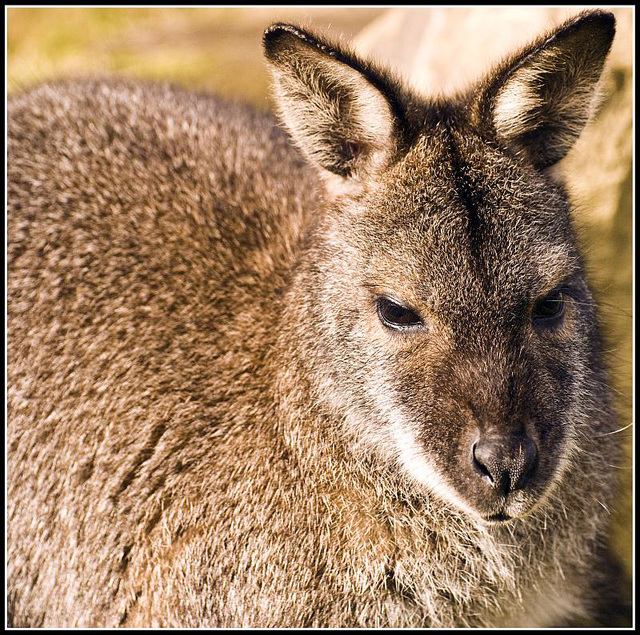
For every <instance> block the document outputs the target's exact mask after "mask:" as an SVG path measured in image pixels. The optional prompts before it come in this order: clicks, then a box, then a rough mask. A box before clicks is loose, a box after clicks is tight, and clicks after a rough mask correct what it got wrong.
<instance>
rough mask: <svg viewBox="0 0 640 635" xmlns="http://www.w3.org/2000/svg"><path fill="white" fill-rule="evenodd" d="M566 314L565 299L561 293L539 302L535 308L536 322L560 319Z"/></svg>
mask: <svg viewBox="0 0 640 635" xmlns="http://www.w3.org/2000/svg"><path fill="white" fill-rule="evenodd" d="M563 312H564V299H563V297H562V294H561V293H554V294H553V295H550V296H547V297H546V298H542V299H540V300H538V301H537V302H536V303H535V305H534V307H533V319H534V320H548V319H551V318H558V317H560V316H561V315H562V314H563Z"/></svg>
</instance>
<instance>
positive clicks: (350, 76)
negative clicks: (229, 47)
mask: <svg viewBox="0 0 640 635" xmlns="http://www.w3.org/2000/svg"><path fill="white" fill-rule="evenodd" d="M264 49H265V55H266V58H267V61H268V64H269V67H270V70H271V72H272V75H273V78H274V89H275V95H276V101H277V106H278V111H279V115H280V118H281V120H282V121H283V123H284V125H285V127H286V128H287V129H288V130H289V133H290V134H291V136H292V138H293V140H294V141H295V143H296V144H297V145H298V147H299V148H300V149H301V150H302V152H303V153H304V154H305V155H306V157H307V158H308V159H309V160H310V161H311V162H312V163H314V164H316V165H318V166H319V167H320V168H322V170H324V171H326V172H328V173H330V174H331V175H335V176H338V177H341V178H342V179H350V180H353V179H355V180H362V179H364V178H365V177H371V176H372V175H374V174H375V173H376V172H377V171H379V170H380V169H381V168H383V167H384V166H385V165H387V164H388V163H389V161H390V160H391V158H392V156H393V155H394V153H395V150H396V133H397V129H398V107H397V104H396V103H395V95H394V94H393V89H392V87H391V86H389V85H388V83H387V82H386V81H385V79H384V78H383V77H382V75H381V74H380V73H378V72H376V70H375V69H373V67H372V66H371V65H369V64H366V63H364V62H362V61H361V60H359V59H358V58H357V57H356V56H355V55H353V54H351V53H349V52H348V51H346V50H345V49H344V48H343V47H338V46H336V45H333V44H329V43H327V42H326V41H324V40H321V39H320V38H318V37H316V36H315V35H312V34H311V33H309V32H307V31H304V30H302V29H300V28H299V27H296V26H293V25H289V24H274V25H273V26H271V27H270V28H269V29H267V31H266V32H265V35H264Z"/></svg>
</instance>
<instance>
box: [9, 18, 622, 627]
mask: <svg viewBox="0 0 640 635" xmlns="http://www.w3.org/2000/svg"><path fill="white" fill-rule="evenodd" d="M591 15H592V16H596V17H595V18H593V17H592V18H591V19H592V22H595V23H597V27H598V28H599V29H604V30H606V28H605V27H601V26H599V25H600V24H601V23H605V22H606V23H607V24H609V23H608V22H607V18H605V17H602V16H606V15H607V14H601V13H599V12H595V13H594V14H591ZM587 23H588V19H587ZM588 26H589V25H588V24H587V27H588ZM605 26H606V25H605ZM587 27H585V28H587ZM581 28H582V27H581ZM593 28H596V27H593ZM610 28H612V26H611V27H610ZM611 35H612V34H611ZM287 38H290V39H287ZM609 41H610V38H609ZM265 42H266V50H267V57H268V58H269V59H270V62H271V63H272V64H273V65H274V68H275V71H274V73H275V77H276V82H277V86H278V87H279V88H278V91H279V95H280V96H279V100H280V105H281V109H282V110H283V111H286V110H289V111H290V112H293V111H294V109H295V105H292V102H291V100H300V99H302V100H304V99H305V97H304V90H302V89H300V86H297V85H296V86H294V84H295V82H296V81H298V82H299V81H303V83H304V85H305V87H306V89H307V90H309V91H316V92H317V91H319V92H320V93H322V95H323V98H324V99H325V100H327V101H331V100H332V99H333V98H334V97H335V95H334V96H333V97H332V95H331V91H332V90H333V88H332V86H333V84H331V83H329V84H327V83H326V77H323V75H322V73H323V72H324V71H325V70H326V71H327V73H334V75H333V78H334V81H335V82H336V83H340V82H342V81H343V80H344V82H343V84H344V86H345V88H343V89H342V90H343V91H344V92H340V91H338V93H339V95H338V97H335V100H334V103H333V105H336V104H337V105H338V106H341V105H344V104H343V103H342V102H341V101H340V100H342V99H343V97H344V96H345V95H346V97H345V99H346V100H347V101H348V102H349V103H350V105H351V108H347V109H343V108H340V107H338V108H335V109H334V110H333V111H332V110H331V108H330V107H329V106H330V105H331V104H329V106H327V108H326V110H325V112H332V113H333V114H332V115H331V116H332V117H334V116H337V117H346V118H347V119H348V117H350V116H353V117H355V118H358V117H361V118H362V120H361V121H353V122H349V121H343V122H342V123H343V126H344V129H345V131H346V132H345V133H344V135H343V140H344V138H347V137H348V136H349V131H355V133H354V135H355V138H354V139H347V141H348V143H346V142H345V143H336V144H335V145H334V144H329V145H326V144H325V145H324V146H322V147H320V146H321V145H322V144H323V143H324V141H323V140H326V139H327V138H328V137H327V135H326V134H323V133H322V130H319V131H314V130H313V126H314V125H317V124H316V123H313V122H317V121H320V120H321V118H318V117H314V108H316V109H317V107H318V105H317V104H318V99H316V100H315V101H314V100H310V101H309V102H305V103H307V110H308V112H306V111H303V110H300V109H299V108H298V109H295V112H296V113H297V114H296V121H294V122H293V123H292V122H286V114H283V117H284V118H285V123H287V125H288V127H289V128H290V130H291V133H292V135H293V137H294V139H295V140H296V143H297V144H298V146H299V147H300V148H301V149H302V154H301V153H300V152H299V151H298V149H296V148H295V147H294V146H293V145H292V143H291V142H290V141H289V140H288V138H287V136H286V134H285V133H284V132H283V131H282V130H281V129H280V128H279V127H278V126H277V124H276V122H275V120H273V119H272V118H271V117H270V116H267V115H262V114H257V113H255V112H253V111H250V110H249V109H245V108H244V107H241V106H239V105H232V104H227V103H224V102H222V101H220V100H217V99H215V98H213V97H209V96H205V95H195V94H192V93H188V92H184V91H181V90H179V89H172V88H168V87H158V86H154V85H150V84H149V85H147V84H143V83H130V82H124V81H116V80H104V81H100V80H93V81H78V82H69V83H60V84H54V85H45V86H41V87H39V88H37V89H34V90H32V91H29V92H27V93H25V94H22V95H19V96H17V97H12V98H11V99H10V101H9V150H8V152H9V155H8V157H9V163H8V170H9V172H8V177H9V178H8V181H9V191H8V198H9V216H8V258H9V260H8V293H9V296H8V319H9V326H8V335H9V340H8V415H9V416H8V428H9V429H8V432H9V437H8V576H9V577H8V592H9V599H8V602H9V614H10V620H11V623H12V624H13V625H14V626H24V625H30V626H57V627H80V626H94V627H96V626H114V625H120V626H152V625H153V626H183V627H189V626H227V627H228V626H245V627H248V626H320V627H326V626H333V627H338V626H377V627H379V626H396V627H407V626H434V627H435V626H444V627H451V626H551V625H565V624H566V623H568V622H569V621H570V620H572V619H576V618H589V617H593V616H594V615H596V614H597V612H598V610H599V609H600V606H601V604H603V603H605V602H606V599H607V597H608V596H607V593H608V591H606V589H607V588H609V587H607V586H606V585H608V584H609V583H610V580H608V579H607V570H606V566H605V564H604V559H603V555H602V554H603V552H604V544H605V539H606V527H607V521H608V511H607V505H608V504H609V502H610V500H611V497H612V493H613V492H614V489H615V475H614V474H612V473H611V472H612V471H611V469H610V468H609V467H608V465H609V464H611V463H615V457H616V456H617V451H618V449H617V446H618V441H617V436H616V435H612V434H609V433H611V432H613V431H614V430H615V428H616V421H615V417H614V415H613V413H612V410H611V406H610V395H609V388H608V383H607V377H606V372H605V370H604V362H603V360H602V353H601V344H600V336H599V329H598V324H597V317H596V315H595V312H594V309H593V301H592V298H591V295H590V293H589V290H588V287H587V286H586V283H585V281H584V276H583V269H582V264H581V259H580V255H579V253H578V251H577V248H576V245H575V238H574V234H573V229H572V226H571V220H570V210H569V205H568V202H567V198H566V195H565V193H564V191H563V189H562V186H561V185H559V184H557V183H556V182H554V181H553V180H552V179H551V177H550V176H548V175H547V174H545V173H544V168H545V167H546V165H545V164H546V163H553V162H555V160H557V158H558V155H559V154H562V150H559V149H558V148H560V147H561V145H562V143H565V137H566V136H567V135H571V134H573V135H574V136H575V129H576V126H578V127H579V128H581V126H579V125H578V124H576V121H577V120H578V119H579V116H578V117H575V116H573V115H572V116H573V119H572V121H571V122H570V125H569V128H570V131H569V132H568V133H567V132H566V131H564V132H563V133H562V134H563V136H562V138H561V139H560V140H558V139H557V138H554V139H552V140H549V139H546V140H540V139H537V140H536V142H535V143H534V144H530V145H527V146H526V147H527V148H529V149H530V151H529V154H527V155H526V156H523V154H522V152H520V150H519V149H515V150H514V148H516V146H517V147H518V148H520V147H525V146H524V145H522V144H524V141H523V136H526V135H527V134H530V132H529V131H528V130H526V121H527V119H526V117H523V116H521V117H519V118H518V117H517V116H516V114H514V109H513V108H514V107H513V104H511V105H505V103H506V102H505V103H501V104H498V106H499V107H492V106H491V103H490V102H491V100H494V101H495V100H498V101H499V100H500V99H503V98H504V95H505V91H506V92H507V93H508V91H509V90H513V91H516V92H518V91H520V92H519V94H520V98H521V101H522V100H524V101H526V100H527V97H526V96H525V97H522V93H523V91H524V92H526V90H528V88H526V86H527V84H526V78H525V79H522V78H518V83H517V87H516V88H514V87H512V86H509V85H508V84H506V85H504V86H503V85H500V86H496V85H495V84H494V83H492V81H493V82H495V81H502V80H500V79H499V78H500V76H501V75H500V73H502V74H503V75H505V76H507V75H509V73H507V70H506V69H509V68H512V66H509V64H508V63H505V66H504V67H503V69H502V71H498V72H496V73H495V75H493V76H492V77H493V80H491V81H490V79H491V78H490V79H486V80H484V83H481V84H480V86H481V87H482V90H483V92H482V95H484V100H485V101H482V100H481V101H477V100H474V97H473V95H475V94H477V91H475V92H473V91H472V92H470V93H469V94H466V95H460V96H458V97H456V98H455V99H452V100H450V101H434V102H429V101H426V100H424V101H423V100H421V99H419V98H418V97H417V96H414V95H411V94H410V93H409V92H408V91H407V90H406V89H404V88H403V87H402V86H401V85H400V84H399V83H397V82H395V80H392V79H391V78H388V77H387V76H386V75H385V73H383V72H381V71H375V72H376V73H379V74H376V75H375V76H374V75H372V74H371V73H373V72H374V71H373V70H371V69H370V68H369V67H368V66H365V65H364V64H363V65H362V66H359V63H356V61H354V60H355V58H353V57H351V56H350V54H349V53H347V52H340V53H339V54H337V55H336V54H335V53H332V54H331V55H329V56H328V57H327V56H326V51H327V46H328V45H326V44H322V45H320V44H318V41H317V40H315V39H314V36H311V35H309V34H306V33H304V32H302V31H299V30H296V28H294V27H288V26H287V27H283V26H276V27H273V28H272V29H271V30H270V31H269V32H268V34H267V36H266V40H265ZM540 46H542V45H541V44H540V43H538V47H540ZM296 47H302V48H301V49H300V51H299V54H295V51H294V49H295V48H296ZM305 47H306V48H305ZM323 47H324V48H323ZM600 48H601V49H603V50H604V54H603V53H602V51H600V53H599V55H600V57H602V59H604V55H606V49H607V48H608V45H607V46H605V45H604V44H603V45H602V46H601V47H600ZM332 50H334V49H332ZM335 50H338V49H335ZM294 54H295V59H296V62H295V64H293V65H292V66H295V65H296V64H298V63H300V64H301V66H295V69H297V70H295V69H294V71H293V72H291V74H288V73H290V69H289V67H288V66H287V65H288V64H289V60H290V59H293V58H294ZM316 55H320V56H322V57H320V58H318V60H315V61H314V68H315V69H316V70H317V69H319V70H317V73H318V75H317V76H314V79H313V80H311V79H309V77H310V76H307V80H300V78H301V77H304V69H303V70H300V69H302V65H303V64H306V63H307V62H308V59H307V58H311V57H313V56H316ZM341 55H343V56H344V59H341ZM594 55H595V54H594ZM299 60H303V62H299ZM547 62H549V59H547V58H545V63H547ZM338 64H340V65H341V66H340V68H339V69H338V70H335V72H334V69H333V65H338ZM524 66H525V65H523V63H522V61H520V62H518V65H517V68H518V69H522V68H523V67H524ZM314 72H316V71H314ZM351 74H353V77H351ZM591 76H592V77H591V78H592V79H593V78H594V77H595V79H597V76H599V71H598V72H597V73H596V72H595V71H592V72H591ZM336 77H337V79H336ZM495 78H498V80H496V79H495ZM595 79H593V81H595ZM586 81H587V80H585V82H586ZM323 82H325V83H323ZM358 82H360V83H362V84H363V86H364V88H363V87H360V88H359V87H358ZM394 82H395V83H394ZM365 84H366V86H365ZM327 86H329V88H327ZM523 86H524V87H525V88H526V90H525V88H523ZM487 87H488V88H487ZM361 88H362V90H360V89H361ZM580 89H581V91H582V92H584V91H585V90H586V89H585V88H584V87H582V86H581V88H580ZM349 91H356V92H357V95H356V96H354V97H353V98H350V97H349ZM358 91H360V92H358ZM363 91H364V92H363ZM354 94H355V93H354ZM554 94H555V93H554ZM363 95H364V96H363ZM501 96H502V97H501ZM287 100H289V101H287ZM378 102H379V103H378ZM309 103H311V105H309ZM505 110H508V115H507V116H504V117H503V118H502V119H501V122H500V125H495V126H494V128H495V129H496V130H497V131H498V132H497V137H496V138H497V139H498V141H494V140H492V138H491V137H490V134H489V132H487V128H486V124H485V123H482V122H483V121H485V119H484V118H485V116H486V115H485V112H488V111H491V112H492V113H497V115H495V116H500V113H501V112H502V113H504V112H505ZM300 112H306V114H305V115H304V116H305V117H306V119H305V122H304V123H303V124H301V123H300V122H299V121H298V119H299V117H301V116H302V115H300V114H299V113H300ZM345 112H347V115H344V113H345ZM336 113H337V114H336ZM574 114H575V113H574ZM327 116H328V117H329V115H327ZM514 118H515V119H517V121H518V125H517V129H514V127H513V125H512V123H511V122H512V120H514ZM309 121H311V122H312V123H309ZM585 121H586V118H585ZM367 122H369V123H370V124H371V125H370V126H367V125H366V124H367ZM333 123H334V122H333V121H331V120H329V121H328V123H327V125H329V126H330V127H332V128H336V127H335V126H334V125H333ZM582 125H584V122H582ZM550 127H552V126H550ZM336 129H337V128H336ZM371 130H375V131H376V134H375V135H371V134H370V131H371ZM504 130H508V131H509V133H508V134H503V133H502V132H501V131H504ZM578 132H579V131H578ZM491 134H493V133H491ZM501 134H502V137H501V136H500V135H501ZM367 135H369V136H367ZM516 136H517V139H516V140H515V141H514V139H515V137H516ZM305 144H306V145H305ZM549 148H552V149H551V150H549ZM303 155H304V156H305V157H307V159H308V161H305V160H304V159H303ZM314 162H315V163H316V164H319V167H320V170H321V173H322V174H323V177H322V178H321V177H319V176H318V174H319V172H318V165H313V164H314ZM565 280H569V281H570V283H569V282H568V283H567V284H568V285H569V284H570V294H571V295H570V297H569V299H567V301H566V305H567V306H566V308H565V315H564V317H563V320H564V321H563V323H562V324H561V325H559V326H557V328H556V327H554V330H549V332H546V331H545V332H544V333H542V334H541V333H540V332H534V331H533V330H532V327H531V325H530V319H529V317H528V316H529V315H530V314H529V309H528V308H527V307H529V305H530V303H531V301H532V298H535V297H537V296H538V295H540V294H544V293H547V292H548V291H549V290H550V289H552V288H553V287H554V286H555V285H557V283H559V282H562V281H565ZM382 287H384V289H383V288H382ZM372 289H374V295H373V296H371V291H372ZM398 289H401V290H403V291H402V292H403V293H404V299H406V301H407V302H410V304H411V305H412V306H413V307H414V308H416V310H420V313H421V314H422V315H429V316H430V317H429V324H430V327H429V335H428V337H426V336H424V335H423V334H420V333H419V332H417V331H416V332H413V333H401V332H392V331H391V330H390V329H388V328H385V326H384V325H382V324H381V322H380V320H379V319H378V317H377V315H376V312H375V309H373V308H372V307H373V306H374V305H373V300H372V297H378V295H379V294H380V293H382V292H384V293H387V291H388V293H389V294H391V293H392V292H395V293H398V291H397V290H398ZM567 295H568V296H569V291H567ZM397 299H398V300H399V299H400V298H397ZM425 321H426V320H425ZM460 404H462V406H461V405H460ZM470 412H472V413H474V414H473V415H469V413H470ZM469 417H471V419H469ZM470 421H472V422H471V423H470ZM498 421H501V422H503V424H504V425H505V426H507V427H509V426H512V427H514V428H515V427H516V425H518V426H520V428H518V430H520V432H518V435H519V434H521V430H524V429H526V433H527V434H528V435H529V436H530V437H531V438H532V439H534V441H535V444H536V447H537V449H538V450H537V451H538V455H539V457H538V459H537V463H536V467H535V471H534V473H533V476H531V477H530V484H529V483H527V486H526V487H523V488H521V489H519V490H517V491H514V492H511V493H510V494H509V495H508V496H507V501H508V503H507V506H506V507H505V508H504V509H506V510H507V512H508V513H509V515H512V516H513V518H512V519H510V520H509V521H508V522H488V521H487V519H486V516H487V514H490V513H493V512H496V513H498V512H497V510H498V507H497V506H498V502H491V503H490V504H489V503H485V502H484V501H486V500H491V501H494V494H493V490H491V491H489V490H488V489H487V490H486V491H485V490H484V489H482V488H483V487H485V484H484V481H481V478H480V476H478V478H477V482H476V481H475V480H474V478H475V477H474V476H473V474H474V471H473V466H471V467H469V472H468V473H467V472H465V469H466V468H465V467H460V466H461V465H463V463H464V462H465V461H467V459H468V458H469V457H468V453H469V452H470V451H471V450H469V448H470V447H471V442H472V440H473V439H472V437H473V435H474V434H484V433H485V432H486V431H487V430H491V431H492V432H491V434H492V435H494V434H497V432H495V430H494V428H493V427H492V426H494V424H495V425H497V423H496V422H498ZM501 425H502V424H501ZM478 431H480V432H479V433H478ZM487 434H488V433H487ZM514 434H515V433H514ZM491 438H494V437H493V436H492V437H491ZM509 438H511V437H509ZM514 438H515V437H514ZM517 438H520V437H519V436H518V437H517ZM474 447H475V446H474ZM465 457H466V458H465ZM458 461H460V463H458ZM465 465H466V463H465ZM510 465H511V464H510ZM476 468H477V466H476ZM509 469H510V470H511V472H510V474H511V476H512V478H514V477H513V474H515V472H514V470H516V468H515V467H513V466H511V467H510V468H509ZM518 469H519V468H518ZM476 471H477V469H476ZM458 473H459V474H460V475H461V477H460V480H456V478H454V476H452V475H457V474H458ZM463 477H464V478H463ZM496 496H497V495H496ZM500 500H502V499H500ZM495 501H498V498H495ZM485 505H486V506H487V507H485ZM501 509H502V508H501Z"/></svg>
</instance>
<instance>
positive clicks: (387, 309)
mask: <svg viewBox="0 0 640 635" xmlns="http://www.w3.org/2000/svg"><path fill="white" fill-rule="evenodd" d="M378 314H379V315H380V319H381V320H382V322H383V323H384V324H386V325H387V326H391V327H396V328H397V327H408V326H418V325H420V324H422V320H421V319H420V317H419V316H418V315H417V314H416V313H415V312H414V311H412V310H411V309H407V308H406V307H403V306H400V305H399V304H396V303H395V302H392V301H391V300H387V299H386V298H380V299H379V300H378Z"/></svg>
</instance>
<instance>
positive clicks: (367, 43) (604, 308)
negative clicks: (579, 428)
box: [7, 7, 634, 577]
mask: <svg viewBox="0 0 640 635" xmlns="http://www.w3.org/2000/svg"><path fill="white" fill-rule="evenodd" d="M579 10H580V7H569V8H562V7H550V8H549V7H469V8H394V9H385V8H353V7H352V8H337V7H320V8H294V7H282V8H277V7H276V8H266V7H253V8H212V9H205V8H190V9H180V8H165V7H162V8H10V9H8V10H7V51H8V60H7V69H8V75H7V87H8V91H9V94H11V93H14V92H16V91H20V90H22V89H25V88H27V87H28V86H30V85H32V84H34V83H37V82H40V81H43V80H50V79H53V78H57V77H63V76H65V77H66V76H77V75H95V74H101V75H104V74H109V73H117V74H121V75H127V76H131V77H143V78H152V79H158V80H163V81H164V80H168V81H171V82H174V83H178V84H181V85H184V86H188V87H191V88H195V89H199V90H209V91H215V92H217V93H219V94H223V95H226V96H228V97H231V98H235V99H239V100H242V101H245V102H249V103H252V104H254V105H255V106H256V107H258V108H260V109H262V110H271V108H272V103H271V101H270V99H269V79H268V75H267V72H266V68H265V66H264V63H263V61H262V52H261V36H262V32H263V30H264V29H265V28H266V27H267V26H268V25H269V24H270V23H272V22H276V21H292V22H296V23H298V24H301V25H303V26H308V27H311V28H315V29H318V30H320V31H330V33H331V35H332V37H333V38H336V39H343V40H345V41H351V42H353V43H354V45H355V47H356V49H357V50H358V51H359V52H362V53H363V54H366V55H367V56H370V57H373V58H375V59H377V60H379V61H381V62H383V63H385V64H388V65H389V66H391V67H392V68H394V69H397V70H398V71H400V72H401V73H403V74H404V76H405V77H406V78H407V80H408V81H409V82H410V83H411V84H412V85H414V86H415V88H416V89H418V90H421V91H424V92H425V93H427V94H433V93H437V92H447V91H451V90H455V89H456V88H457V87H460V86H464V84H465V82H467V81H469V80H473V79H475V78H477V77H479V76H480V74H481V73H482V72H484V71H485V70H487V69H488V68H489V67H490V66H491V64H492V63H494V62H495V61H496V60H498V59H499V58H500V57H501V55H503V54H504V53H507V52H509V51H511V50H514V49H516V48H518V47H520V46H522V45H523V44H526V42H527V41H528V40H529V39H532V38H534V37H536V36H537V35H538V34H539V33H541V32H543V31H544V30H545V29H547V28H549V27H551V26H553V25H556V24H559V23H560V22H562V21H563V20H564V19H566V18H568V17H570V16H572V15H575V14H576V13H577V12H578V11H579ZM614 13H615V14H616V19H617V34H616V39H615V41H614V44H613V48H612V51H611V54H610V56H609V60H608V63H607V67H606V70H605V73H604V77H603V98H602V104H601V106H600V109H599V111H598V113H597V115H596V117H595V119H594V121H593V122H592V124H591V125H590V126H589V128H588V129H587V130H586V131H585V133H584V134H583V136H582V137H581V139H580V140H579V142H578V144H577V146H576V147H575V148H574V149H573V151H572V152H571V154H570V155H569V157H567V159H565V161H564V162H563V163H564V165H563V166H562V169H563V173H564V174H565V175H566V180H567V186H568V189H569V192H570V194H571V197H572V200H573V202H574V205H575V208H576V220H577V224H578V227H579V231H580V234H581V239H582V244H583V248H584V252H585V256H586V260H587V266H588V269H589V272H590V276H591V281H592V284H593V286H594V288H595V292H596V297H597V299H598V301H599V303H600V306H601V314H602V319H603V322H604V326H605V334H606V338H607V348H608V353H609V359H610V364H611V373H612V376H613V380H614V385H615V389H616V395H617V407H618V410H619V413H620V428H624V427H625V426H629V427H627V428H626V429H625V430H623V431H621V432H620V435H621V437H623V438H624V439H625V442H626V452H625V455H624V457H623V458H622V459H621V460H620V461H619V462H618V463H617V464H616V465H612V466H611V469H614V470H616V471H617V472H619V475H620V478H621V480H622V482H623V487H622V490H621V494H620V496H619V499H618V500H617V501H615V502H612V503H613V504H612V505H611V510H612V528H611V541H612V544H613V546H614V549H615V551H616V553H617V554H618V555H619V557H620V559H621V561H622V562H623V565H624V568H625V575H626V576H629V577H630V576H631V570H632V498H631V493H632V486H631V482H632V481H631V479H632V430H633V427H632V426H630V425H629V424H631V421H632V378H631V376H632V363H631V359H632V338H631V332H632V313H631V307H632V273H631V272H632V238H631V236H632V142H631V139H632V80H633V67H632V33H633V26H634V25H633V21H634V19H633V14H632V9H630V8H619V9H614Z"/></svg>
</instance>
